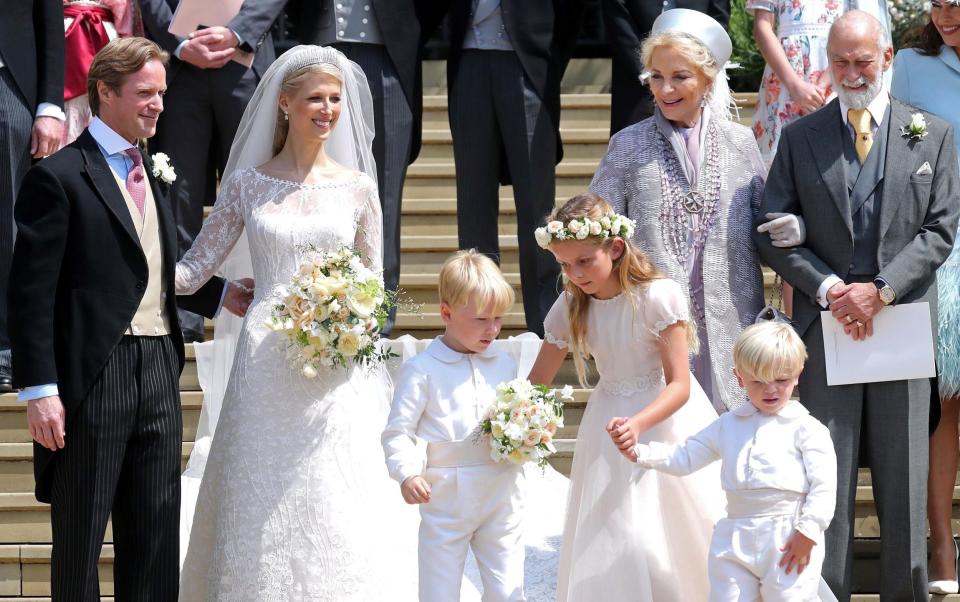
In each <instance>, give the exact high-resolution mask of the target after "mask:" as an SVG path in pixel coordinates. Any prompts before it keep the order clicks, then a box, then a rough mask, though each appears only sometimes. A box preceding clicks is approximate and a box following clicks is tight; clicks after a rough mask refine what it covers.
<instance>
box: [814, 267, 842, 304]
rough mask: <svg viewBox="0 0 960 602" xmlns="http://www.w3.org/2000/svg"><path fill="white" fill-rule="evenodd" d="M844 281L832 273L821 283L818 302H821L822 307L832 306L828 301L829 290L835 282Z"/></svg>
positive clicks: (818, 290)
mask: <svg viewBox="0 0 960 602" xmlns="http://www.w3.org/2000/svg"><path fill="white" fill-rule="evenodd" d="M838 282H839V283H843V279H842V278H840V277H839V276H837V275H836V274H831V275H830V276H827V277H826V279H824V281H823V282H822V283H821V284H820V288H818V289H817V303H819V304H820V307H822V308H824V309H827V308H828V307H830V302H829V301H827V291H829V290H830V289H831V288H832V287H833V285H834V284H837V283H838Z"/></svg>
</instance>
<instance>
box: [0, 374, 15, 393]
mask: <svg viewBox="0 0 960 602" xmlns="http://www.w3.org/2000/svg"><path fill="white" fill-rule="evenodd" d="M11 391H13V379H11V378H10V377H9V376H7V375H6V374H0V393H10V392H11Z"/></svg>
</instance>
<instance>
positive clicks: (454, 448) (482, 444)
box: [427, 437, 496, 468]
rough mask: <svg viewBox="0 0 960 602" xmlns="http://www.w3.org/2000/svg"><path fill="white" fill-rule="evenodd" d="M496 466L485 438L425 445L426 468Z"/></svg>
mask: <svg viewBox="0 0 960 602" xmlns="http://www.w3.org/2000/svg"><path fill="white" fill-rule="evenodd" d="M483 464H496V462H495V461H494V460H493V458H491V457H490V444H489V443H487V441H486V439H485V438H481V439H479V440H477V441H474V440H473V437H471V438H469V439H464V440H463V441H438V442H436V443H427V467H428V468H457V467H459V466H481V465H483Z"/></svg>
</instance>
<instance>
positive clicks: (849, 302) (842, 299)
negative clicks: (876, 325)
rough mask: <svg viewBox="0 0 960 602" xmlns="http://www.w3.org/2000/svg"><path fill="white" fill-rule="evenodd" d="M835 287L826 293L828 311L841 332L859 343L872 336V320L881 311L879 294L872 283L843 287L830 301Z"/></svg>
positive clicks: (881, 302) (881, 305)
mask: <svg viewBox="0 0 960 602" xmlns="http://www.w3.org/2000/svg"><path fill="white" fill-rule="evenodd" d="M838 286H840V285H839V284H838V285H835V286H834V287H832V288H831V289H830V291H829V292H828V293H827V299H830V311H831V313H833V317H835V318H836V319H837V321H838V322H840V323H841V324H843V330H844V332H846V333H847V334H848V335H850V336H851V337H853V339H854V340H856V341H860V340H863V339H865V338H867V337H869V336H873V318H874V316H876V315H877V314H878V313H880V310H881V309H883V301H881V300H880V292H879V291H878V290H877V287H876V285H874V284H873V283H872V282H857V283H854V284H848V285H843V286H844V289H843V291H842V293H841V294H840V295H838V296H836V297H835V298H833V299H831V293H833V292H834V289H835V288H837V287H838Z"/></svg>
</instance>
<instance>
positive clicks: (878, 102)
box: [837, 87, 890, 127]
mask: <svg viewBox="0 0 960 602" xmlns="http://www.w3.org/2000/svg"><path fill="white" fill-rule="evenodd" d="M837 100H839V101H840V119H842V120H843V122H844V123H849V122H848V121H847V111H848V110H849V109H850V107H848V106H847V105H846V103H844V102H843V100H841V99H840V98H837ZM889 104H890V94H889V93H888V92H887V90H886V87H884V89H882V90H881V91H880V93H879V94H877V95H876V97H874V99H873V100H871V101H870V104H868V105H867V108H868V109H869V110H870V115H871V116H872V117H873V122H874V123H876V124H877V127H880V124H881V123H883V115H884V113H886V112H887V106H888V105H889Z"/></svg>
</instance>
